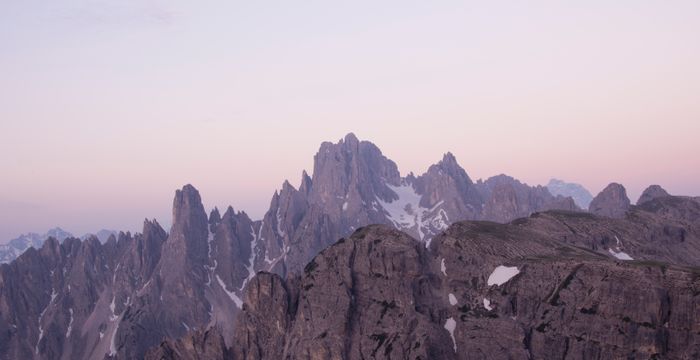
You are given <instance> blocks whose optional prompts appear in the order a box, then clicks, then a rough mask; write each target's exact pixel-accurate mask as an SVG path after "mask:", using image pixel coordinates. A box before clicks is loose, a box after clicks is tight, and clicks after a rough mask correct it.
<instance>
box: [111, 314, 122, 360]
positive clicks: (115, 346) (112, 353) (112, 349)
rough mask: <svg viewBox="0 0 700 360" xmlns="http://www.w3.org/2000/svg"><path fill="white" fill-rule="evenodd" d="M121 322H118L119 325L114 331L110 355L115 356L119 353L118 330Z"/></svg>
mask: <svg viewBox="0 0 700 360" xmlns="http://www.w3.org/2000/svg"><path fill="white" fill-rule="evenodd" d="M119 323H121V321H120V322H118V323H117V326H116V327H115V328H114V331H113V332H112V340H111V341H110V342H109V356H114V355H116V354H117V344H116V340H117V330H119Z"/></svg>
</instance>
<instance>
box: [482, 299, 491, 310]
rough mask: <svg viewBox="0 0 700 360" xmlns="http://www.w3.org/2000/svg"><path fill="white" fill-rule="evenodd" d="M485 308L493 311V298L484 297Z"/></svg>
mask: <svg viewBox="0 0 700 360" xmlns="http://www.w3.org/2000/svg"><path fill="white" fill-rule="evenodd" d="M484 309H486V310H488V311H491V310H493V308H492V307H491V300H489V299H487V298H484Z"/></svg>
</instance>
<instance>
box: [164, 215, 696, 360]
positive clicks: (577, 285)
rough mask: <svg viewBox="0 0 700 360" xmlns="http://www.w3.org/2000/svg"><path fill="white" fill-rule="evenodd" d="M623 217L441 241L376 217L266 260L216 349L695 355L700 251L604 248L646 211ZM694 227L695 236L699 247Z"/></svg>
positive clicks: (373, 354) (524, 226)
mask: <svg viewBox="0 0 700 360" xmlns="http://www.w3.org/2000/svg"><path fill="white" fill-rule="evenodd" d="M633 212H634V213H640V214H639V215H640V216H642V215H641V212H645V210H642V209H635V210H633ZM647 216H650V217H656V216H658V215H657V214H655V213H653V212H652V213H648V214H647ZM601 220H602V221H607V223H606V224H605V225H604V226H602V227H600V228H599V229H598V228H596V229H597V230H598V231H599V232H600V234H596V233H590V234H586V233H582V231H583V230H584V229H586V227H588V230H591V229H592V228H594V227H596V226H597V224H598V222H599V221H601ZM657 220H658V219H657ZM625 221H626V220H615V219H602V218H598V217H596V216H591V215H585V216H582V215H581V214H578V213H570V212H556V211H555V212H547V213H543V214H536V215H533V216H532V217H530V218H527V219H522V220H519V221H517V222H514V223H512V224H508V225H502V224H496V223H491V222H462V223H457V224H454V225H452V226H451V227H450V228H449V229H448V230H447V231H446V232H445V233H444V234H443V235H439V236H438V237H436V238H435V239H434V241H433V244H432V245H431V247H430V249H426V248H425V247H423V246H421V245H420V244H419V243H417V242H416V241H415V240H414V239H412V238H411V237H409V236H407V235H406V234H404V233H402V232H399V231H397V230H396V229H393V228H390V227H386V226H380V225H377V226H369V227H365V228H362V229H359V230H357V231H356V232H355V233H354V234H353V235H352V236H351V237H349V238H347V239H341V240H339V241H338V242H336V243H335V244H334V245H332V246H330V247H329V248H327V249H325V250H324V251H322V252H321V253H320V254H319V255H318V256H316V257H315V258H314V259H313V260H312V261H311V262H310V263H308V264H307V266H306V267H305V269H304V272H303V273H302V274H301V276H300V277H293V278H290V279H288V280H286V281H285V280H283V279H282V278H280V277H279V276H277V275H275V274H269V273H260V274H258V275H257V276H256V277H255V278H254V279H253V281H252V283H251V287H250V288H249V292H248V294H247V296H246V301H245V305H244V307H243V311H242V313H241V314H240V315H239V317H238V319H237V326H236V332H235V337H234V345H233V346H232V347H231V348H230V349H229V348H223V349H220V350H217V353H223V352H224V351H229V352H230V354H229V355H227V356H228V357H226V358H228V359H341V358H342V359H362V358H382V359H384V358H386V359H389V358H398V359H432V358H440V359H553V358H563V359H610V358H628V359H650V358H659V359H661V358H663V359H693V358H697V357H698V356H700V335H698V334H699V333H700V311H698V309H700V306H699V305H700V303H699V302H700V297H698V294H700V268H698V262H700V261H699V260H698V257H694V258H692V259H691V258H683V257H681V256H678V254H679V253H681V252H683V251H686V250H687V249H686V248H685V247H684V246H683V245H680V244H668V245H667V246H668V247H669V248H670V249H671V250H670V252H671V253H675V254H676V256H675V257H669V258H668V260H669V261H668V262H667V263H661V262H657V261H652V260H650V259H652V258H654V257H655V256H656V255H654V254H647V253H645V252H644V249H645V248H646V244H643V241H640V243H636V242H635V243H632V242H630V243H629V245H628V248H626V249H625V250H627V251H630V252H631V253H633V254H635V256H637V257H638V258H640V259H641V258H643V259H648V260H644V261H637V260H630V261H621V260H620V259H619V258H618V257H616V256H615V255H614V254H612V253H610V252H609V251H608V250H610V249H613V248H615V246H617V244H615V243H613V244H610V245H609V246H610V248H609V249H605V248H606V247H607V246H608V245H606V244H605V240H604V239H605V238H606V236H603V237H599V236H601V234H603V233H606V234H607V237H609V238H619V237H621V236H624V237H625V239H627V237H626V236H628V235H632V234H628V233H627V231H634V230H631V229H632V228H635V226H636V225H635V224H634V222H635V221H638V219H631V220H630V222H631V223H629V224H628V223H625ZM626 227H629V228H628V229H627V228H626ZM552 229H561V230H559V231H553V232H552V231H551V230H552ZM564 229H566V230H564ZM695 230H696V229H693V231H695ZM623 234H624V235H623ZM693 234H694V235H693V238H692V239H691V238H688V239H687V240H686V241H688V242H692V243H693V246H692V248H693V249H694V251H696V253H697V251H698V245H699V244H700V241H698V238H697V235H696V233H695V232H694V233H693ZM566 236H570V237H572V238H567V237H566ZM579 238H582V239H587V240H586V241H583V240H579ZM168 344H170V342H167V343H165V344H163V346H164V347H167V346H171V345H168ZM217 344H218V343H217ZM210 351H211V350H210ZM187 354H188V353H187V352H183V355H184V357H183V358H188V357H187ZM161 358H163V359H176V358H180V357H178V356H164V357H161ZM222 358H223V357H222Z"/></svg>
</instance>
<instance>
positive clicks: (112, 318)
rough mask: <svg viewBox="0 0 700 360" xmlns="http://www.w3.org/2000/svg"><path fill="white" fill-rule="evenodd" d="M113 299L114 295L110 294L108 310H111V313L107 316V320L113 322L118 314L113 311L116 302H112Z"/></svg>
mask: <svg viewBox="0 0 700 360" xmlns="http://www.w3.org/2000/svg"><path fill="white" fill-rule="evenodd" d="M114 299H115V296H112V302H111V303H110V304H109V310H112V315H111V316H110V317H109V321H112V322H114V321H115V320H117V319H118V318H119V316H117V315H116V314H115V313H114V310H115V308H116V304H115V303H114Z"/></svg>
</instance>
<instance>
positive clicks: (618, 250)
mask: <svg viewBox="0 0 700 360" xmlns="http://www.w3.org/2000/svg"><path fill="white" fill-rule="evenodd" d="M615 241H616V242H617V246H616V247H615V249H614V250H613V249H612V248H610V249H608V252H609V253H610V255H612V256H614V257H615V258H617V259H618V260H625V261H629V260H634V259H633V258H632V257H631V256H629V255H628V254H627V253H626V252H623V251H622V242H621V241H620V239H618V238H617V235H615Z"/></svg>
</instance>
